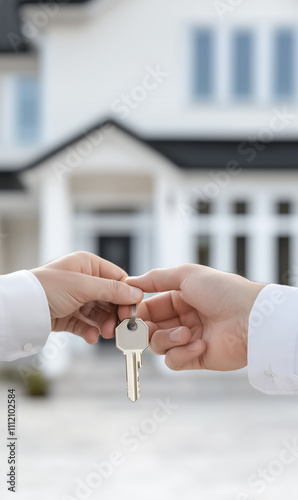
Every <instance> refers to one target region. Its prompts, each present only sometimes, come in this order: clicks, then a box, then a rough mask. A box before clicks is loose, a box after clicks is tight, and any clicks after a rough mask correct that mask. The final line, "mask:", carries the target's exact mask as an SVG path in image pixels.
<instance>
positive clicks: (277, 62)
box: [273, 30, 296, 97]
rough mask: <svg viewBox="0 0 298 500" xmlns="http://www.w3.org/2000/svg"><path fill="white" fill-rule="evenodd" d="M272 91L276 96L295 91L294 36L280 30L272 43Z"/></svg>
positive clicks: (291, 93)
mask: <svg viewBox="0 0 298 500" xmlns="http://www.w3.org/2000/svg"><path fill="white" fill-rule="evenodd" d="M273 58H274V59H273V60H274V66H273V71H274V73H273V91H274V94H275V96H277V97H292V96H293V95H294V93H295V59H296V58H295V36H294V33H293V32H292V31H289V30H280V31H278V32H277V33H276V34H275V37H274V44H273Z"/></svg>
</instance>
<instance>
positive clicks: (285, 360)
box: [247, 285, 298, 395]
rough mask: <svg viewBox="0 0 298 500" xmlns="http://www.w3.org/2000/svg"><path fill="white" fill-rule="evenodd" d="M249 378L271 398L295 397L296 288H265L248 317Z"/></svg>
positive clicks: (297, 362) (297, 374)
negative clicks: (277, 396) (280, 396)
mask: <svg viewBox="0 0 298 500" xmlns="http://www.w3.org/2000/svg"><path fill="white" fill-rule="evenodd" d="M247 357H248V360H247V364H248V377H249V381H250V384H251V385H252V386H253V387H254V388H255V389H257V390H259V391H261V392H263V393H265V394H271V395H293V394H298V288H294V287H289V286H283V285H267V286H266V287H265V288H263V290H262V291H261V292H260V294H259V295H258V297H257V299H256V301H255V303H254V305H253V308H252V310H251V313H250V316H249V327H248V352H247Z"/></svg>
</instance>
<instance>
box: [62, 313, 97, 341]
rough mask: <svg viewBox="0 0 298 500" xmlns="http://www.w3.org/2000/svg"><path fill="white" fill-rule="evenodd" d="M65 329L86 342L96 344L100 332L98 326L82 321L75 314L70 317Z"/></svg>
mask: <svg viewBox="0 0 298 500" xmlns="http://www.w3.org/2000/svg"><path fill="white" fill-rule="evenodd" d="M65 331H66V332H70V333H73V334H74V335H78V336H79V337H82V338H83V339H84V340H85V341H86V342H87V343H88V344H96V342H97V341H98V337H99V334H100V331H99V329H98V328H96V327H95V326H93V325H89V324H88V323H87V322H85V321H82V320H81V319H78V318H76V317H75V316H72V317H71V319H70V320H69V322H68V324H67V326H66V328H65Z"/></svg>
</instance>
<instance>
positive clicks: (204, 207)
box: [196, 200, 211, 215]
mask: <svg viewBox="0 0 298 500" xmlns="http://www.w3.org/2000/svg"><path fill="white" fill-rule="evenodd" d="M196 209H197V212H198V213H199V214H202V215H208V214H210V212H211V203H210V202H209V201H204V200H198V201H197V205H196Z"/></svg>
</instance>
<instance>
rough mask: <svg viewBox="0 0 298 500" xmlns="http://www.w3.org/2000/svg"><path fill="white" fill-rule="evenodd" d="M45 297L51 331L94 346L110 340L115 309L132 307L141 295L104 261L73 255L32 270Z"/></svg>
mask: <svg viewBox="0 0 298 500" xmlns="http://www.w3.org/2000/svg"><path fill="white" fill-rule="evenodd" d="M31 272H32V273H33V274H34V275H35V276H36V277H37V278H38V280H39V281H40V283H41V285H42V286H43V288H44V291H45V293H46V296H47V299H48V303H49V308H50V314H51V322H52V330H53V331H67V332H71V333H74V334H76V335H79V336H81V337H83V338H84V339H85V340H86V342H88V343H89V344H95V343H96V342H97V340H98V336H99V334H100V333H101V335H102V336H103V337H105V338H111V337H113V335H114V330H115V327H116V324H117V305H119V304H128V305H129V304H135V303H138V302H140V301H141V300H142V298H143V292H142V291H141V290H139V289H137V288H134V287H133V286H129V285H128V284H126V283H124V280H125V278H126V277H127V274H126V273H125V271H123V270H122V269H120V268H119V267H118V266H115V265H114V264H112V263H111V262H108V261H107V260H104V259H101V258H100V257H97V256H96V255H93V254H91V253H88V252H76V253H73V254H70V255H67V256H66V257H62V258H61V259H57V260H54V261H52V262H50V263H49V264H46V265H44V266H41V267H38V268H36V269H32V270H31Z"/></svg>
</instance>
